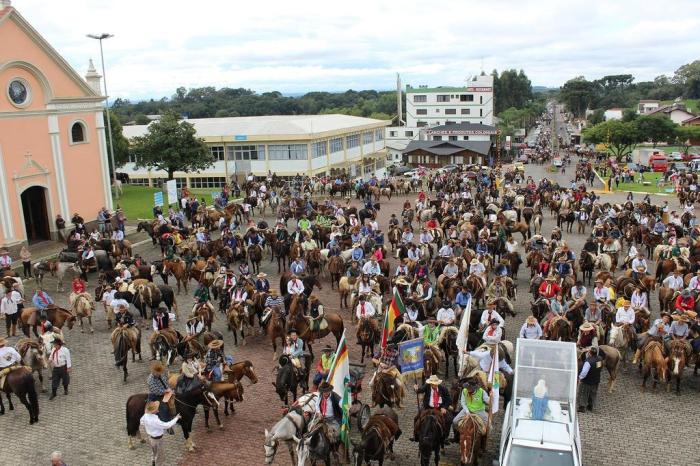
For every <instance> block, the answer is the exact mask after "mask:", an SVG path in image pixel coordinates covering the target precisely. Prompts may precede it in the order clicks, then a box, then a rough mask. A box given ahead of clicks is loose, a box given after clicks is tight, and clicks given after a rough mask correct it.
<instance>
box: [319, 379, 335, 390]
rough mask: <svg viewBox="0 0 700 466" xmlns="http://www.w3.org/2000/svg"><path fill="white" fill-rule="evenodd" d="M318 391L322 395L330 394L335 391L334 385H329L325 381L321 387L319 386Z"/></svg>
mask: <svg viewBox="0 0 700 466" xmlns="http://www.w3.org/2000/svg"><path fill="white" fill-rule="evenodd" d="M318 391H319V392H321V393H328V392H331V391H333V385H331V384H329V383H328V382H326V381H325V380H324V381H323V382H321V385H319V386H318Z"/></svg>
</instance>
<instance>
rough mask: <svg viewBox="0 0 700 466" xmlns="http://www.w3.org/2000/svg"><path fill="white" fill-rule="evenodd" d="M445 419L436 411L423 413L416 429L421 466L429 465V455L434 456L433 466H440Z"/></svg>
mask: <svg viewBox="0 0 700 466" xmlns="http://www.w3.org/2000/svg"><path fill="white" fill-rule="evenodd" d="M444 422H445V418H444V416H443V415H442V413H441V412H440V410H437V409H431V410H430V411H429V412H428V413H425V414H424V415H423V416H422V418H421V420H420V421H419V424H418V426H417V429H416V437H417V440H418V449H419V451H420V464H421V466H428V465H429V464H430V455H431V454H434V455H435V466H438V464H440V449H441V448H442V447H443V444H444V438H445V426H444Z"/></svg>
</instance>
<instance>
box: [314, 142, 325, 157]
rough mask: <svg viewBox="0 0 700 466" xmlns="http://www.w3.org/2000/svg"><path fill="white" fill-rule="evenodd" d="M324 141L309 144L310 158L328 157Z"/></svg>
mask: <svg viewBox="0 0 700 466" xmlns="http://www.w3.org/2000/svg"><path fill="white" fill-rule="evenodd" d="M326 148H327V146H326V141H318V142H314V143H313V144H311V157H312V158H314V159H317V158H319V157H325V156H326V155H328V152H327V150H326Z"/></svg>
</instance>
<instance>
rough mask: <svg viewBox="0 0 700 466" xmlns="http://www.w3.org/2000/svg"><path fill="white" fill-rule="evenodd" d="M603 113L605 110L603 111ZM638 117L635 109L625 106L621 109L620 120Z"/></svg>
mask: <svg viewBox="0 0 700 466" xmlns="http://www.w3.org/2000/svg"><path fill="white" fill-rule="evenodd" d="M603 114H605V112H603ZM638 117H639V114H637V112H636V111H634V110H632V109H631V108H626V109H624V110H623V111H622V121H634V120H636V119H637V118H638Z"/></svg>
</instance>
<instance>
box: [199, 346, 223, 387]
mask: <svg viewBox="0 0 700 466" xmlns="http://www.w3.org/2000/svg"><path fill="white" fill-rule="evenodd" d="M207 348H208V350H207V354H206V355H205V356H204V363H205V371H206V373H207V374H208V375H209V378H210V379H211V380H212V381H213V382H221V377H222V375H223V373H222V370H221V367H222V365H223V363H224V341H223V340H212V341H211V342H209V344H208V345H207Z"/></svg>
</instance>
